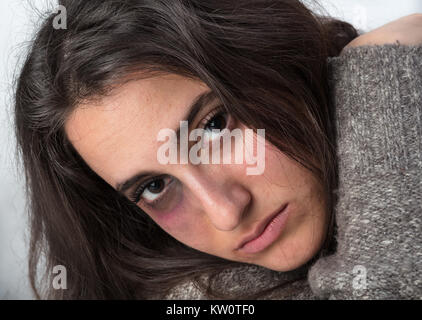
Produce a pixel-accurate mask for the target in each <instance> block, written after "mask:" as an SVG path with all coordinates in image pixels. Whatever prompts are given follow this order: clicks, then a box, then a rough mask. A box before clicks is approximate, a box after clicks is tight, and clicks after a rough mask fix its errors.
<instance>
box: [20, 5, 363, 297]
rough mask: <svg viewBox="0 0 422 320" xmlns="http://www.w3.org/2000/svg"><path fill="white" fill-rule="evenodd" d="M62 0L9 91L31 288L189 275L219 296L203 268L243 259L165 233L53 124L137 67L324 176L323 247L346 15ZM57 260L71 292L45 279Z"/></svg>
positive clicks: (114, 285) (138, 287) (115, 284)
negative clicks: (24, 199)
mask: <svg viewBox="0 0 422 320" xmlns="http://www.w3.org/2000/svg"><path fill="white" fill-rule="evenodd" d="M312 3H314V4H318V3H317V2H315V1H313V2H312ZM59 4H62V5H64V6H65V8H66V9H67V29H55V28H53V19H54V17H55V16H56V13H50V14H48V15H47V16H46V17H45V19H44V21H43V23H42V25H41V27H40V29H39V30H38V31H37V34H36V36H35V39H34V40H33V42H32V43H31V47H30V50H29V54H28V55H27V57H26V60H25V62H24V65H23V68H22V69H21V72H20V74H19V76H18V78H17V83H16V93H15V122H16V136H17V142H18V147H19V149H18V150H19V154H18V155H19V157H20V158H21V159H22V164H23V168H24V171H25V177H26V182H27V183H26V188H27V190H26V192H27V195H28V204H29V214H30V222H31V243H30V259H29V268H30V280H31V285H32V288H33V290H34V292H35V293H36V295H37V298H53V299H109V298H113V299H131V298H138V299H148V298H151V297H159V296H163V295H164V294H165V293H166V292H168V290H169V289H170V288H172V287H173V286H174V285H176V284H178V283H180V282H181V281H184V280H186V279H193V280H194V281H197V282H198V285H199V286H202V287H203V288H204V289H206V288H207V290H208V293H209V295H210V297H223V298H224V297H226V296H224V295H223V294H222V293H219V292H213V288H212V286H211V283H212V281H209V282H207V283H202V282H201V281H200V280H199V277H200V275H204V274H208V275H211V278H210V279H212V278H213V277H214V276H215V275H217V274H219V273H220V272H221V271H223V270H225V269H227V268H230V267H235V266H239V265H241V263H238V262H234V261H227V260H225V259H222V258H219V257H216V256H212V255H208V254H205V253H203V252H199V251H197V250H194V249H192V248H189V247H187V246H186V245H184V244H182V243H180V242H178V241H177V240H175V239H174V238H172V237H171V236H170V235H168V234H167V233H165V232H164V231H163V230H162V229H160V228H159V227H158V226H157V225H156V224H155V223H154V222H153V221H152V220H151V219H150V218H149V217H148V215H147V214H146V213H145V212H143V211H142V210H141V209H140V208H139V207H137V206H136V205H135V204H133V203H132V202H130V201H129V200H128V199H127V198H125V197H123V196H122V195H120V194H119V193H118V192H116V191H115V190H114V189H113V188H112V187H111V186H109V185H108V184H107V183H106V182H105V181H103V180H102V179H101V178H100V177H99V176H98V175H97V174H95V173H94V172H93V171H92V170H91V169H90V168H89V167H88V166H87V165H86V163H85V162H84V161H83V160H82V158H81V157H80V156H79V155H78V153H77V152H76V151H75V149H74V148H73V147H72V145H71V143H70V142H69V140H68V139H67V137H66V135H65V133H64V129H63V124H64V122H65V120H66V117H67V116H68V115H69V113H70V112H71V111H72V110H73V109H74V108H75V107H76V106H77V105H78V103H80V102H81V101H85V100H89V99H93V98H95V97H100V96H103V95H106V94H108V93H109V92H110V90H112V88H115V87H116V85H117V84H119V83H122V81H123V79H127V75H130V74H132V73H134V72H135V73H136V72H137V71H142V74H144V75H147V76H152V75H154V74H157V73H160V72H165V73H175V74H179V75H182V76H186V77H190V78H192V79H197V80H200V81H203V82H204V83H205V84H207V85H208V86H209V87H210V88H211V90H214V91H215V92H216V93H217V95H218V96H219V98H220V99H221V101H222V102H223V104H224V107H225V108H226V109H227V111H228V112H230V114H232V115H233V116H235V117H236V118H237V119H239V120H240V121H242V122H243V123H244V124H246V125H247V126H249V127H251V128H265V130H266V131H265V133H266V138H267V139H268V140H269V141H270V142H271V143H273V144H274V145H275V146H277V148H279V149H280V150H281V151H282V152H284V153H285V154H286V155H288V156H289V157H291V158H292V159H294V160H296V161H297V162H298V163H300V164H301V165H303V166H304V167H305V168H307V169H309V170H310V171H311V172H312V173H313V174H314V175H315V177H316V178H317V179H318V180H319V181H320V182H321V185H322V186H323V189H324V192H325V193H326V195H327V199H328V202H327V210H328V212H329V214H330V217H332V219H330V221H331V222H330V227H329V232H328V236H327V238H326V242H325V244H324V246H323V248H322V249H321V251H320V252H319V253H318V254H319V255H321V254H324V252H328V251H327V250H328V249H329V248H332V245H333V239H334V237H333V233H334V216H333V214H332V213H333V204H334V201H335V197H334V193H335V192H333V190H335V188H336V159H335V144H334V139H335V136H334V135H335V130H334V127H333V118H332V117H333V110H332V109H333V108H332V105H331V102H330V99H329V87H328V81H327V63H326V59H327V57H330V56H337V55H339V53H340V51H341V50H342V48H343V47H344V46H345V45H346V44H347V43H348V42H350V41H351V40H352V39H353V38H355V37H356V36H358V33H357V31H356V30H355V28H354V27H353V26H352V25H350V24H348V23H346V22H343V21H339V20H336V19H333V18H330V17H328V15H320V14H316V13H314V12H313V11H311V10H310V9H309V8H307V7H306V6H305V5H304V4H303V3H302V2H301V1H298V0H231V1H228V0H224V1H221V0H213V1H208V0H120V1H116V0H105V1H104V0H101V1H100V0H90V1H85V0H83V1H79V0H72V1H60V2H59ZM320 8H321V7H320ZM43 257H44V258H45V260H44V262H45V263H44V264H41V265H42V270H41V271H43V272H41V274H42V275H44V278H43V280H40V283H39V281H38V280H39V279H38V276H37V274H38V272H37V269H38V267H39V266H40V262H41V261H43V260H42V259H41V258H43ZM55 265H64V266H65V267H66V268H67V276H68V279H67V282H68V289H67V290H54V289H52V288H51V286H50V285H49V284H50V283H51V277H52V276H53V274H52V272H51V271H52V268H53V267H54V266H55ZM42 281H45V282H42ZM42 283H44V286H42ZM46 283H47V284H48V285H45V284H46ZM283 285H285V284H282V283H280V284H277V286H276V287H278V288H280V287H282V286H283ZM272 289H273V288H270V290H272ZM259 294H260V293H257V294H253V295H248V298H252V297H254V298H256V297H258V296H259ZM232 298H233V297H232ZM235 298H245V296H244V297H239V296H238V297H235Z"/></svg>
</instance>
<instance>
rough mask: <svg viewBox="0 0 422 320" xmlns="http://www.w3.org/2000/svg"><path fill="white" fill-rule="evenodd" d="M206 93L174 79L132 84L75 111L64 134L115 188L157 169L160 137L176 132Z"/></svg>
mask: <svg viewBox="0 0 422 320" xmlns="http://www.w3.org/2000/svg"><path fill="white" fill-rule="evenodd" d="M207 89H208V87H207V86H206V85H205V84H203V83H202V82H198V81H194V80H192V79H188V78H184V77H181V76H178V75H173V74H167V75H160V76H157V77H153V78H149V79H142V80H136V81H131V82H128V83H126V84H124V85H123V86H121V87H119V88H117V89H116V90H115V91H114V92H113V94H112V95H111V96H107V97H104V98H103V99H101V100H99V102H95V104H94V103H92V104H90V103H85V104H81V105H79V106H77V107H76V108H75V110H74V111H73V112H72V114H71V115H70V116H69V117H68V119H67V120H66V123H65V131H66V134H67V136H68V138H69V140H70V141H71V143H72V144H73V146H74V147H75V149H76V150H77V151H78V153H79V154H80V155H81V157H82V158H83V159H84V160H85V161H86V163H87V164H88V165H89V166H90V167H91V168H92V169H93V170H94V171H95V172H96V173H97V174H98V175H100V176H101V177H102V178H103V179H104V180H105V181H106V182H108V183H109V184H111V185H113V186H114V185H115V183H116V182H117V181H120V180H121V179H122V178H126V177H130V176H132V175H134V174H136V173H137V171H140V170H141V169H142V170H152V169H153V168H154V167H155V168H156V166H158V165H159V162H158V161H157V158H156V152H157V149H158V147H159V142H158V141H157V134H158V132H159V131H160V130H161V129H163V128H171V129H176V128H177V127H178V125H179V121H180V120H182V119H183V117H184V116H185V114H186V112H187V107H188V106H189V105H190V103H191V102H192V100H193V99H194V98H195V97H196V96H197V95H198V94H200V93H202V92H204V91H207Z"/></svg>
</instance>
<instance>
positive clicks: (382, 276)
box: [308, 44, 422, 299]
mask: <svg viewBox="0 0 422 320" xmlns="http://www.w3.org/2000/svg"><path fill="white" fill-rule="evenodd" d="M328 67H329V84H330V89H331V90H330V92H331V99H332V101H333V105H334V107H335V125H336V134H337V137H336V146H337V158H338V164H339V174H338V179H339V180H338V181H339V185H338V189H337V190H335V192H337V195H338V201H337V203H336V205H335V219H336V226H337V234H336V240H337V249H336V251H335V253H334V254H331V255H329V256H325V257H322V258H320V259H318V260H317V261H316V262H315V264H313V265H312V266H311V268H310V270H309V273H308V281H309V284H310V287H311V289H312V291H313V292H314V294H315V295H316V296H317V297H319V298H322V299H422V270H421V265H422V232H421V231H422V230H421V221H422V46H421V45H418V46H406V45H400V44H386V45H372V46H362V47H354V48H348V49H346V50H345V51H344V52H343V54H342V55H341V56H339V57H330V58H328Z"/></svg>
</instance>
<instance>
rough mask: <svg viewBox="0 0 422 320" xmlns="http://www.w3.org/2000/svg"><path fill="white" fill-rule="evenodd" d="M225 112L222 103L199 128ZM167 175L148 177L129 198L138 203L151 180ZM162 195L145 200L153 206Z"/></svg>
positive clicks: (206, 117) (205, 118)
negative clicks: (149, 200) (151, 199)
mask: <svg viewBox="0 0 422 320" xmlns="http://www.w3.org/2000/svg"><path fill="white" fill-rule="evenodd" d="M220 113H221V114H224V113H227V112H226V111H225V109H224V107H223V106H222V105H220V106H218V107H216V108H214V109H213V110H211V111H210V112H209V113H208V114H207V115H206V116H205V117H204V118H203V119H202V120H201V122H200V123H199V125H198V127H199V128H205V127H206V126H207V124H208V123H209V121H211V119H213V118H214V117H215V116H217V115H219V114H220ZM165 177H166V175H163V176H156V177H154V178H152V179H148V180H146V181H145V182H142V183H141V184H140V185H139V186H137V187H136V189H135V190H134V191H133V192H132V193H131V194H130V195H129V199H130V200H131V201H133V202H135V203H138V202H139V201H142V199H141V195H142V194H143V193H144V191H145V189H146V188H147V187H148V185H149V184H150V183H151V182H154V181H156V180H160V179H162V178H165ZM166 188H167V186H165V187H164V189H163V191H164V190H165V189H166ZM161 198H162V196H161V197H158V198H157V199H155V200H153V201H151V202H148V203H146V202H144V203H145V204H146V205H148V206H150V207H152V206H154V204H156V203H157V202H159V201H161Z"/></svg>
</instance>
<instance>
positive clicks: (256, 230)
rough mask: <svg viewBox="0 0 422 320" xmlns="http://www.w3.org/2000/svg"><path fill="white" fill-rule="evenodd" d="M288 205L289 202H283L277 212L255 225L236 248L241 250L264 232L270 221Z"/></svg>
mask: <svg viewBox="0 0 422 320" xmlns="http://www.w3.org/2000/svg"><path fill="white" fill-rule="evenodd" d="M286 206H287V204H283V205H282V206H281V207H280V208H278V209H277V210H276V211H275V212H273V213H272V214H270V215H269V216H268V217H267V218H265V219H264V220H262V221H261V222H260V223H258V224H257V225H256V226H255V228H254V230H253V231H252V232H251V233H249V234H248V235H247V236H246V237H244V238H243V239H242V241H240V242H239V245H238V246H237V247H236V250H239V249H240V248H242V247H243V246H244V245H245V244H246V243H248V242H249V241H251V240H253V239H256V238H258V237H259V236H260V235H261V234H262V233H263V232H264V230H265V228H266V227H267V225H268V224H269V223H270V221H271V220H273V219H274V218H275V217H276V216H277V215H278V214H279V213H280V211H283V210H284V208H286Z"/></svg>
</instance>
